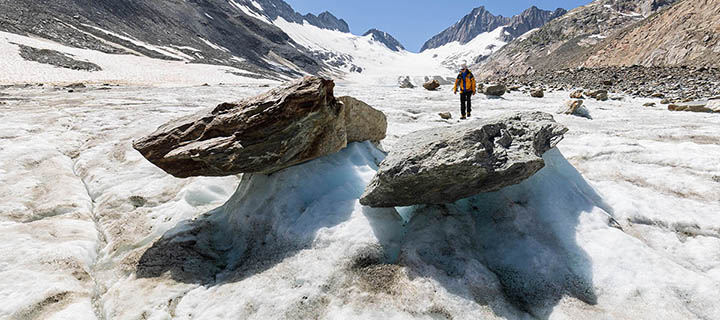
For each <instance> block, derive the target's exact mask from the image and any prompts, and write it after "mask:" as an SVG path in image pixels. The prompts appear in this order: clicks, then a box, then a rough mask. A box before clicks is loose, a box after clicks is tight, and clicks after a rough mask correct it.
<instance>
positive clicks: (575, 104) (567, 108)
mask: <svg viewBox="0 0 720 320" xmlns="http://www.w3.org/2000/svg"><path fill="white" fill-rule="evenodd" d="M557 113H558V114H568V115H573V116H578V117H583V118H588V119H592V117H591V116H590V111H588V109H587V108H585V107H584V106H583V100H569V101H567V102H565V105H564V106H562V107H560V109H558V111H557Z"/></svg>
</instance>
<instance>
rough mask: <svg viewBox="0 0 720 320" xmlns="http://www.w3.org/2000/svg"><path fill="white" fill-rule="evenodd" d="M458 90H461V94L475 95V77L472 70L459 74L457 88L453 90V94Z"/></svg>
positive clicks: (456, 82) (456, 81)
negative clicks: (470, 93) (469, 93)
mask: <svg viewBox="0 0 720 320" xmlns="http://www.w3.org/2000/svg"><path fill="white" fill-rule="evenodd" d="M458 89H460V93H463V92H472V93H475V76H473V74H472V72H470V70H466V71H463V72H460V74H458V76H457V79H455V87H454V88H453V92H457V91H458Z"/></svg>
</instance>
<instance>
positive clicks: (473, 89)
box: [470, 74, 477, 95]
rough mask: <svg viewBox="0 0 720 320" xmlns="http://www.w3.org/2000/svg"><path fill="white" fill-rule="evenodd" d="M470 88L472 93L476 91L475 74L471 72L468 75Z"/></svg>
mask: <svg viewBox="0 0 720 320" xmlns="http://www.w3.org/2000/svg"><path fill="white" fill-rule="evenodd" d="M470 88H472V94H473V95H474V94H475V91H477V84H476V83H475V76H473V75H472V74H471V75H470Z"/></svg>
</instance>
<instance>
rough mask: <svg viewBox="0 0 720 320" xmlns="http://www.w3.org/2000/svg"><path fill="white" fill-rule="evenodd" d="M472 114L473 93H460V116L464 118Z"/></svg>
mask: <svg viewBox="0 0 720 320" xmlns="http://www.w3.org/2000/svg"><path fill="white" fill-rule="evenodd" d="M465 110H467V113H465ZM471 112H472V92H471V91H470V92H461V93H460V114H462V115H463V117H464V116H465V115H466V114H470V113H471Z"/></svg>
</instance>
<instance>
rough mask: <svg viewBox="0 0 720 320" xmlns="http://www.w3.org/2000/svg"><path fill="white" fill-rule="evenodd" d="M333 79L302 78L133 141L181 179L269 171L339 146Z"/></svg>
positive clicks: (341, 113)
mask: <svg viewBox="0 0 720 320" xmlns="http://www.w3.org/2000/svg"><path fill="white" fill-rule="evenodd" d="M334 87H335V83H333V81H332V80H327V79H323V78H319V77H305V78H302V79H298V80H295V81H292V82H289V83H286V84H284V85H282V86H280V87H278V88H275V89H272V90H270V91H268V92H266V93H264V94H261V95H259V96H256V97H252V98H247V99H244V100H241V101H239V102H235V103H222V104H220V105H218V106H217V107H215V108H211V109H208V110H203V111H201V112H199V113H197V114H195V115H190V116H186V117H183V118H180V119H177V120H174V121H171V122H169V123H167V124H165V125H163V126H161V127H160V128H159V129H158V130H157V131H155V132H154V133H153V134H151V135H150V136H148V137H145V138H142V139H140V140H138V141H135V142H134V143H133V147H134V148H135V149H137V150H138V151H139V152H140V153H141V154H142V155H143V156H144V157H145V158H147V159H148V160H149V161H150V162H152V163H153V164H155V165H157V166H158V167H160V168H162V169H163V170H165V171H166V172H168V173H169V174H172V175H173V176H176V177H179V178H186V177H193V176H227V175H233V174H238V173H246V172H257V173H264V174H271V173H273V172H276V171H279V170H282V169H284V168H287V167H290V166H292V165H295V164H299V163H302V162H305V161H309V160H312V159H315V158H318V157H322V156H325V155H328V154H331V153H334V152H337V151H339V150H340V149H342V148H343V147H345V145H346V143H347V136H346V130H345V108H344V107H343V104H342V103H339V102H338V100H337V99H335V97H334V96H333V88H334Z"/></svg>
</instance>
